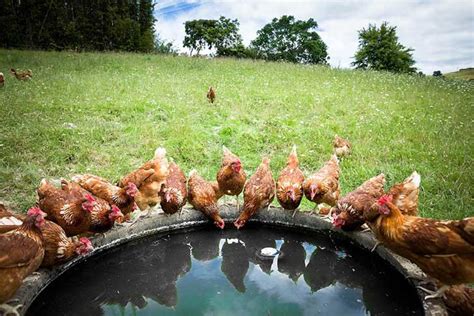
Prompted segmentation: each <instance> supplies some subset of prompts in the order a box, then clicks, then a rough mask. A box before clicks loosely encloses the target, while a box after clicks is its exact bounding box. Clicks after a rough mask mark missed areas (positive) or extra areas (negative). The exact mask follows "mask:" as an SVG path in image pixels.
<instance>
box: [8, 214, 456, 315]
mask: <svg viewBox="0 0 474 316" xmlns="http://www.w3.org/2000/svg"><path fill="white" fill-rule="evenodd" d="M219 208H220V214H221V216H222V218H223V219H224V221H225V222H226V224H228V223H232V222H233V221H234V220H235V219H236V218H237V217H238V214H239V212H238V210H237V209H236V207H235V206H233V205H221V206H220V207H219ZM157 210H159V208H157ZM292 213H293V212H292V211H286V210H283V209H282V208H280V207H271V208H270V209H269V210H261V211H260V212H259V213H257V214H256V215H255V216H254V217H253V218H252V219H250V222H257V223H262V224H265V225H269V226H279V227H286V228H290V229H304V230H305V231H308V232H318V231H323V230H324V231H330V232H331V233H334V234H341V235H343V236H345V237H346V238H348V239H349V240H350V241H351V242H354V243H355V244H356V245H357V246H359V247H361V248H365V249H367V250H370V249H372V248H373V247H374V245H375V244H376V242H377V241H376V239H375V237H374V236H373V234H372V233H370V232H361V231H356V232H344V231H342V230H338V229H334V228H333V226H332V225H331V223H330V222H329V220H327V219H323V218H321V217H319V216H318V215H309V214H308V213H305V212H297V213H296V215H295V217H294V218H293V217H292ZM208 224H209V220H208V219H207V218H206V217H204V215H203V214H202V213H201V212H199V211H196V210H194V209H192V208H184V209H183V211H182V213H181V215H179V214H173V215H166V214H164V213H162V212H160V213H158V212H154V213H153V214H152V215H151V216H150V217H148V218H140V219H139V220H138V221H137V222H136V223H135V224H133V225H132V226H121V227H114V228H113V229H112V230H110V231H109V232H106V235H105V237H104V236H97V237H95V238H92V243H93V244H94V247H95V249H94V251H92V252H91V253H90V254H88V255H87V256H84V257H78V258H75V259H73V260H71V261H69V262H67V263H65V264H63V265H60V266H57V267H55V268H53V269H41V270H39V271H38V272H39V273H38V274H37V275H31V276H29V277H27V278H26V279H25V280H24V282H23V284H22V286H21V287H20V288H19V289H18V291H17V292H16V293H15V296H14V297H13V299H16V300H17V301H18V304H22V305H23V306H22V307H21V309H20V310H19V313H20V315H25V313H26V311H27V310H28V308H29V307H30V306H31V304H32V303H33V301H34V300H35V299H36V298H37V297H38V295H39V294H40V293H41V292H42V291H43V290H44V289H45V288H46V287H48V285H49V284H51V283H52V282H54V281H55V280H56V279H57V278H58V277H60V276H61V275H62V274H63V273H64V272H66V271H67V270H69V269H70V268H72V267H74V266H76V265H77V264H80V263H81V262H83V261H85V260H86V259H87V258H89V257H91V256H95V255H97V254H100V253H102V252H104V251H106V250H108V249H111V248H114V247H118V246H120V245H122V244H125V243H127V242H130V241H133V240H137V239H140V238H143V237H147V236H151V235H155V234H159V233H165V232H171V231H179V230H182V229H186V228H192V227H198V226H202V225H208ZM216 229H217V228H216ZM243 229H244V230H245V228H243ZM374 254H377V255H379V256H380V257H382V259H384V260H385V261H387V262H388V263H389V264H391V265H392V266H393V267H395V269H396V270H397V271H398V272H399V273H401V274H402V275H403V276H405V277H406V278H409V282H410V283H411V284H412V285H413V286H414V287H416V286H417V285H418V283H419V279H420V278H423V277H424V274H423V272H422V271H421V270H420V269H419V268H418V267H417V266H416V265H415V264H413V263H412V262H410V261H408V260H407V259H405V258H403V257H400V256H398V255H396V254H394V253H393V252H391V251H390V250H388V249H386V248H384V247H383V246H379V247H377V249H376V250H375V251H374ZM417 293H418V297H419V299H420V302H421V303H422V306H423V309H424V313H425V315H426V316H444V315H448V312H447V309H446V306H445V304H444V302H443V300H442V299H441V298H439V299H432V300H428V301H426V300H425V299H424V296H425V293H424V292H422V291H421V290H417Z"/></svg>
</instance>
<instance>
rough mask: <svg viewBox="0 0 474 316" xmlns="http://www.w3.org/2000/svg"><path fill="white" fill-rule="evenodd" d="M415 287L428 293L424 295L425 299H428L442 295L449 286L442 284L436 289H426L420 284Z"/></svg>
mask: <svg viewBox="0 0 474 316" xmlns="http://www.w3.org/2000/svg"><path fill="white" fill-rule="evenodd" d="M417 288H418V289H420V290H422V291H423V292H426V293H428V294H430V295H426V296H425V300H429V299H431V298H438V297H442V296H443V295H444V292H445V291H446V290H447V289H448V288H449V285H443V286H442V287H440V288H439V289H438V290H437V291H432V290H428V289H426V288H424V287H422V286H417Z"/></svg>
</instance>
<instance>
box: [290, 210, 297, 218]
mask: <svg viewBox="0 0 474 316" xmlns="http://www.w3.org/2000/svg"><path fill="white" fill-rule="evenodd" d="M297 210H298V208H295V211H294V212H293V215H291V218H295V214H296V211H297Z"/></svg>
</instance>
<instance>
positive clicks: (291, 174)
mask: <svg viewBox="0 0 474 316" xmlns="http://www.w3.org/2000/svg"><path fill="white" fill-rule="evenodd" d="M303 181H304V175H303V172H302V171H301V169H300V168H299V161H298V155H297V153H296V146H294V147H293V150H292V152H291V153H290V155H289V156H288V160H287V162H286V167H285V168H284V169H283V170H282V171H281V172H280V176H279V177H278V180H277V183H276V196H277V199H278V202H279V203H280V205H281V206H282V207H283V208H284V209H287V210H294V209H296V208H298V206H299V205H300V203H301V199H302V198H303Z"/></svg>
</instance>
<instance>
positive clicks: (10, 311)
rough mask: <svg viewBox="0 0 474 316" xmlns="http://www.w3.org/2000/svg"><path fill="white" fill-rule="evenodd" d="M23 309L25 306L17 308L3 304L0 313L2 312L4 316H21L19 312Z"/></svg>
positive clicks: (0, 306)
mask: <svg viewBox="0 0 474 316" xmlns="http://www.w3.org/2000/svg"><path fill="white" fill-rule="evenodd" d="M21 307H23V304H19V305H17V306H15V307H13V306H11V305H9V304H8V303H5V304H1V305H0V312H2V315H4V316H12V315H13V316H20V313H19V312H18V309H19V308H21Z"/></svg>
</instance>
